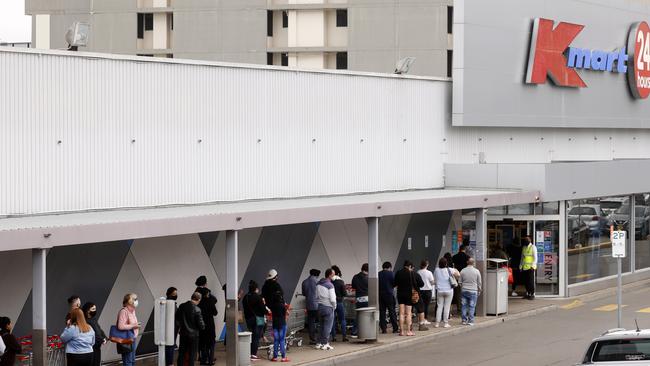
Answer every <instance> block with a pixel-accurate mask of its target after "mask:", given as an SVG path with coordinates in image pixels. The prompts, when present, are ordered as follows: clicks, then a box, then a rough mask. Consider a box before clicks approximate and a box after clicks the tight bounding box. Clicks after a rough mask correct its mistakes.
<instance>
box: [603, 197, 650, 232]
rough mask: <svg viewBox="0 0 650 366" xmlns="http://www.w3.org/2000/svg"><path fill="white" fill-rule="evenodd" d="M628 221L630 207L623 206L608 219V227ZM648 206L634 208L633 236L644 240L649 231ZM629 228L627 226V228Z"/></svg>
mask: <svg viewBox="0 0 650 366" xmlns="http://www.w3.org/2000/svg"><path fill="white" fill-rule="evenodd" d="M628 221H630V205H627V204H626V205H623V206H621V207H619V208H618V209H617V210H616V211H614V212H613V213H612V214H611V215H609V217H608V222H609V225H614V226H616V225H623V224H627V222H628ZM649 223H650V206H634V234H635V237H636V238H637V239H640V238H645V237H646V236H647V235H648V231H649V230H650V227H649V225H648V224H649ZM628 227H629V226H628Z"/></svg>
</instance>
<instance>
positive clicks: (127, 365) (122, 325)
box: [117, 293, 141, 366]
mask: <svg viewBox="0 0 650 366" xmlns="http://www.w3.org/2000/svg"><path fill="white" fill-rule="evenodd" d="M138 305H139V302H138V295H136V294H134V293H128V294H126V295H124V299H122V308H121V309H120V311H119V312H118V313H117V329H119V330H132V331H133V337H134V344H133V347H132V349H131V352H126V353H122V364H123V365H124V366H134V365H135V339H137V338H138V334H139V333H140V328H141V324H140V323H139V322H138V317H137V316H136V313H135V309H136V308H137V307H138Z"/></svg>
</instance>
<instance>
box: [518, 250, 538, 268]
mask: <svg viewBox="0 0 650 366" xmlns="http://www.w3.org/2000/svg"><path fill="white" fill-rule="evenodd" d="M521 254H523V264H522V266H521V268H522V269H523V270H524V271H527V270H529V269H531V268H532V269H535V267H537V266H536V265H535V261H536V260H537V258H535V256H534V255H533V246H532V245H526V247H525V248H524V249H523V250H522V252H521Z"/></svg>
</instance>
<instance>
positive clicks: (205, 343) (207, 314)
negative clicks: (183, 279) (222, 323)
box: [195, 276, 218, 365]
mask: <svg viewBox="0 0 650 366" xmlns="http://www.w3.org/2000/svg"><path fill="white" fill-rule="evenodd" d="M195 284H196V286H198V287H197V288H196V290H195V291H196V292H198V293H199V294H201V302H200V303H199V308H200V309H201V314H202V315H203V323H204V324H205V327H204V328H203V330H201V334H200V335H199V362H200V363H201V365H214V347H215V345H216V343H217V331H216V325H215V323H214V317H215V316H217V314H218V311H217V298H216V297H215V296H214V295H212V291H210V289H209V288H207V287H206V285H207V284H208V280H207V278H206V277H205V276H200V277H199V278H197V279H196V282H195Z"/></svg>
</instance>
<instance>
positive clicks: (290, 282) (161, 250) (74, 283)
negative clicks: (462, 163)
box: [0, 213, 451, 360]
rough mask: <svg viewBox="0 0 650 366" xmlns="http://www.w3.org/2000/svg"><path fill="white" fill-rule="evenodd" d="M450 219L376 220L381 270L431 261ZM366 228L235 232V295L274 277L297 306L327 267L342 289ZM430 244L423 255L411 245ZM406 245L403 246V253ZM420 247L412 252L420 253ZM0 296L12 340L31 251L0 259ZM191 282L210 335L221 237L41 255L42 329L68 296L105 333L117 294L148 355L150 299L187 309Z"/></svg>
mask: <svg viewBox="0 0 650 366" xmlns="http://www.w3.org/2000/svg"><path fill="white" fill-rule="evenodd" d="M450 216H451V213H431V214H418V215H402V216H391V217H385V218H382V219H381V220H380V232H379V235H380V243H379V251H380V258H381V260H382V261H384V260H389V261H392V262H395V261H396V260H397V259H398V256H399V257H400V260H403V259H402V258H404V257H406V256H409V257H410V258H412V259H417V260H419V259H420V258H421V257H427V258H435V257H436V256H437V255H438V254H439V253H440V250H441V245H440V240H435V239H434V238H438V237H441V236H442V235H443V234H444V233H446V232H447V231H448V229H449V221H450ZM367 233H368V229H367V226H366V222H365V220H363V219H359V220H345V221H330V222H323V223H305V224H296V225H282V226H273V227H264V228H254V229H245V230H241V231H240V232H239V241H238V243H239V247H238V249H239V252H238V254H239V258H238V263H237V266H238V273H239V280H240V281H239V284H237V285H238V286H239V288H240V289H242V290H246V289H247V287H248V281H249V280H255V281H256V282H258V283H259V284H260V285H261V284H262V283H263V282H264V279H265V278H266V274H267V272H268V270H269V269H271V268H275V269H276V270H278V272H279V276H280V284H281V285H282V286H283V288H284V290H285V299H286V300H287V301H291V302H292V303H293V304H294V306H296V307H297V306H302V304H301V303H300V302H301V301H303V302H304V300H303V299H302V297H300V296H295V294H299V293H300V284H301V282H302V280H303V279H304V278H306V277H307V275H308V272H309V269H311V268H318V269H320V270H321V271H324V270H325V269H326V268H327V267H329V266H331V265H332V264H337V265H339V266H340V267H341V269H342V271H343V279H344V280H345V281H346V282H348V283H349V282H350V281H351V279H352V276H353V275H354V274H355V273H357V272H358V271H359V268H360V267H361V264H362V263H363V262H365V261H367V258H368V247H367V245H368V237H367ZM424 235H429V236H430V238H431V239H430V243H431V245H430V247H429V248H423V247H422V245H420V244H421V242H422V240H423V239H422V238H423V237H424ZM408 237H411V238H412V241H413V247H412V249H411V250H408V248H407V247H406V243H407V238H408ZM421 247H422V248H421ZM0 262H1V263H4V264H5V265H3V266H2V267H0V276H2V278H3V281H0V293H2V294H3V298H5V296H6V298H8V299H12V300H11V301H3V302H2V303H1V304H0V315H5V314H6V315H9V316H10V317H11V318H12V319H14V320H15V324H16V327H15V333H16V334H17V335H19V336H20V335H25V334H29V333H31V330H30V328H31V323H32V320H31V318H32V305H31V282H32V279H31V265H32V263H31V251H28V250H27V251H12V252H0ZM200 275H205V276H206V277H207V278H208V287H209V288H210V289H212V291H213V294H214V295H215V296H216V297H217V299H218V304H217V306H218V309H219V315H218V316H217V317H216V318H215V322H216V323H217V331H218V332H220V331H221V329H222V327H223V314H224V305H225V301H224V293H223V291H222V290H221V286H222V284H223V283H224V282H225V276H226V261H225V234H224V233H223V232H210V233H197V234H188V235H178V236H168V237H158V238H147V239H137V240H125V241H119V242H110V243H91V244H84V245H75V246H67V247H57V248H54V249H51V250H50V251H49V252H48V255H47V307H48V310H47V326H48V332H49V333H50V334H57V333H60V332H61V330H62V329H63V327H64V325H65V324H64V318H65V314H66V312H67V306H68V305H67V303H66V299H67V298H68V296H70V295H71V294H77V295H79V296H80V297H81V299H82V302H85V301H92V302H94V303H96V304H97V308H98V312H99V323H100V325H101V326H102V328H103V329H104V330H105V331H108V329H109V328H110V326H111V325H113V324H115V322H116V320H117V313H118V311H119V310H120V308H121V307H122V298H123V297H124V295H125V294H126V293H130V292H134V293H136V294H137V295H138V299H139V307H138V308H137V310H136V313H137V316H138V319H139V321H140V322H142V323H143V325H144V330H143V332H142V333H141V334H140V337H139V339H138V346H137V350H138V353H148V352H153V351H155V347H154V345H153V338H152V333H151V332H152V331H153V323H152V321H153V319H152V311H153V304H154V300H155V299H156V298H158V297H161V296H164V295H165V291H166V289H167V288H168V287H170V286H174V287H176V288H178V295H179V301H180V302H184V301H187V300H188V299H189V297H190V295H191V294H192V292H193V291H194V289H195V288H196V286H195V285H194V281H195V280H196V278H197V277H198V276H200ZM102 353H103V359H104V360H114V359H118V358H119V356H118V355H117V353H116V352H115V347H114V346H113V345H108V346H106V347H104V348H103V349H102Z"/></svg>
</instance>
